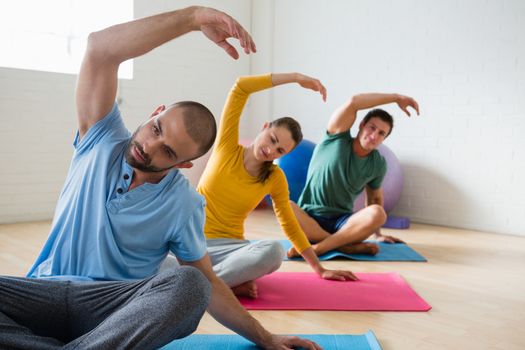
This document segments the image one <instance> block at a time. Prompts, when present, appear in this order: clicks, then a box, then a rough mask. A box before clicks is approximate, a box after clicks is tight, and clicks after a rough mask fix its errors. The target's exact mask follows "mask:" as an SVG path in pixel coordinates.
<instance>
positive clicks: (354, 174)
mask: <svg viewBox="0 0 525 350" xmlns="http://www.w3.org/2000/svg"><path fill="white" fill-rule="evenodd" d="M388 103H397V105H398V106H399V108H401V110H403V111H404V112H405V113H406V114H407V115H408V116H410V112H409V111H408V107H411V108H413V109H414V110H415V111H416V112H417V114H419V106H418V104H417V102H416V101H415V100H414V99H413V98H411V97H408V96H403V95H398V94H376V93H368V94H360V95H356V96H353V97H352V98H351V99H350V100H349V101H348V102H346V103H345V104H343V105H342V106H341V107H339V108H338V109H337V110H336V111H335V112H334V114H333V115H332V117H331V118H330V121H329V122H328V127H327V131H326V133H325V135H324V136H323V138H322V140H321V142H319V144H318V145H317V146H316V148H315V150H314V152H313V155H312V160H311V161H310V165H309V168H308V175H307V178H306V185H305V187H304V189H303V192H302V194H301V196H300V197H299V200H298V202H297V204H295V203H292V207H293V209H294V212H295V215H296V216H297V219H298V221H299V223H300V225H301V227H302V228H303V230H304V232H305V233H306V236H307V237H308V239H309V240H310V241H311V242H313V243H315V244H314V245H312V247H313V248H314V251H315V252H316V254H317V255H322V254H324V253H326V252H328V251H330V250H333V249H338V250H340V251H342V252H345V253H358V254H359V253H360V254H372V255H374V254H377V252H378V251H379V247H378V246H377V245H376V244H373V243H363V241H364V240H365V239H367V238H369V237H370V236H374V237H373V238H375V239H376V240H377V241H383V242H389V243H397V242H402V241H401V240H400V239H399V238H396V237H392V236H386V235H382V234H381V231H380V228H381V226H382V225H383V224H384V223H385V221H386V213H385V210H384V209H383V191H382V189H381V183H382V181H383V178H384V176H385V174H386V161H385V159H384V158H383V157H382V156H381V154H379V152H378V151H377V147H379V145H381V143H383V141H384V140H385V139H386V137H387V136H388V135H390V133H391V132H392V128H393V126H394V121H393V118H392V116H391V115H390V114H389V113H388V112H386V111H384V110H382V109H378V108H376V109H373V110H371V111H369V112H368V113H367V114H366V116H365V117H364V118H363V121H361V123H360V124H359V132H358V134H357V136H356V137H355V138H354V137H352V136H351V135H350V128H351V127H352V125H354V123H355V121H356V117H357V111H359V110H362V109H367V108H373V107H376V106H379V105H383V104H388ZM363 189H364V190H366V202H365V204H366V205H365V208H363V209H361V210H359V211H357V212H354V211H353V206H354V202H355V200H356V198H357V196H358V195H359V194H360V193H361V192H362V191H363ZM296 255H297V252H295V251H294V249H293V248H292V249H290V251H289V252H288V256H289V257H294V256H296Z"/></svg>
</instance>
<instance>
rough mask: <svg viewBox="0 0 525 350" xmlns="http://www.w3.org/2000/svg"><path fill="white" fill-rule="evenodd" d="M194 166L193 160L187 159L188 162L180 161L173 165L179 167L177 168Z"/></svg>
mask: <svg viewBox="0 0 525 350" xmlns="http://www.w3.org/2000/svg"><path fill="white" fill-rule="evenodd" d="M192 166H193V163H192V162H189V161H186V162H182V163H179V164H177V165H174V166H173V167H174V168H177V169H189V168H191V167H192Z"/></svg>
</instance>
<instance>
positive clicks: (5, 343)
mask: <svg viewBox="0 0 525 350" xmlns="http://www.w3.org/2000/svg"><path fill="white" fill-rule="evenodd" d="M210 289H211V288H210V284H209V282H208V280H207V279H206V278H205V277H204V275H203V274H202V273H201V272H200V271H199V270H197V269H195V268H193V267H187V266H185V267H179V268H177V269H174V270H171V271H165V272H162V273H159V274H157V275H155V276H153V277H151V278H147V279H145V280H139V281H116V282H115V281H110V282H68V281H50V280H41V279H32V278H17V277H0V300H2V303H0V348H2V349H5V348H9V349H58V348H64V349H73V348H79V349H80V348H82V349H124V348H125V349H132V348H133V349H156V348H159V347H161V346H162V345H164V344H167V343H168V342H170V341H171V340H173V339H177V338H182V337H185V336H187V335H189V334H191V333H192V332H193V331H194V330H195V329H196V328H197V325H198V324H199V321H200V319H201V317H202V315H203V314H204V311H205V310H206V308H207V306H208V302H209V299H210V293H211V290H210Z"/></svg>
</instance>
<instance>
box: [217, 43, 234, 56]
mask: <svg viewBox="0 0 525 350" xmlns="http://www.w3.org/2000/svg"><path fill="white" fill-rule="evenodd" d="M217 45H219V47H221V48H222V49H223V50H224V51H226V53H227V54H228V55H230V56H231V57H232V58H233V59H238V58H239V53H238V52H237V50H236V49H235V48H234V47H233V46H231V45H230V43H228V42H227V41H226V40H223V41H220V42H218V43H217Z"/></svg>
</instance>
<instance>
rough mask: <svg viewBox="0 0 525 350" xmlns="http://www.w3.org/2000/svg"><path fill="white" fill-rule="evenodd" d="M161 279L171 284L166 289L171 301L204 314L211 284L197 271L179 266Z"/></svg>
mask: <svg viewBox="0 0 525 350" xmlns="http://www.w3.org/2000/svg"><path fill="white" fill-rule="evenodd" d="M163 277H164V278H165V279H167V283H169V284H171V286H170V288H168V289H169V290H170V292H171V296H170V298H172V300H173V301H176V302H177V303H180V304H185V305H187V307H188V308H189V309H196V311H197V313H201V312H202V313H204V311H205V310H206V308H207V307H208V304H209V302H210V297H211V284H210V282H209V281H208V279H207V278H206V277H205V276H204V274H203V273H202V272H201V271H200V270H199V269H197V268H195V267H192V266H181V267H178V268H176V269H173V270H172V271H167V272H166V273H163Z"/></svg>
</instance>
